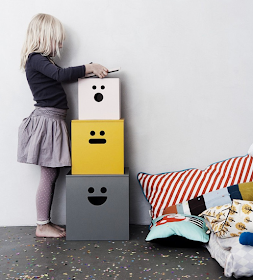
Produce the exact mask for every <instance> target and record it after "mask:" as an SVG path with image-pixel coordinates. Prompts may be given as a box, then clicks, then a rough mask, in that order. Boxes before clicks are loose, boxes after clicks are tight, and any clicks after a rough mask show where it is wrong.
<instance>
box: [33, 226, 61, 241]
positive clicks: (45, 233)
mask: <svg viewBox="0 0 253 280" xmlns="http://www.w3.org/2000/svg"><path fill="white" fill-rule="evenodd" d="M36 236H37V237H59V238H61V237H65V236H66V233H65V231H61V230H59V229H57V228H55V227H53V226H52V225H51V224H46V225H38V226H37V229H36Z"/></svg>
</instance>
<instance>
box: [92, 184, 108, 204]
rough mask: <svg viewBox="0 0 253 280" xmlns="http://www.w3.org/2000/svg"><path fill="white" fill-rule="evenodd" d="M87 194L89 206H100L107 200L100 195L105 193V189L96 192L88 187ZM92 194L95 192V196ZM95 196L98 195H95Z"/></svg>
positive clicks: (98, 189)
mask: <svg viewBox="0 0 253 280" xmlns="http://www.w3.org/2000/svg"><path fill="white" fill-rule="evenodd" d="M88 192H89V194H90V195H89V196H88V200H89V202H90V203H91V204H93V205H95V206H99V205H102V204H104V203H105V202H106V200H107V196H105V195H101V194H105V193H106V192H107V189H106V188H105V187H102V188H97V189H96V190H95V189H94V188H93V187H90V188H89V189H88ZM94 192H95V195H92V194H94ZM97 194H99V195H97Z"/></svg>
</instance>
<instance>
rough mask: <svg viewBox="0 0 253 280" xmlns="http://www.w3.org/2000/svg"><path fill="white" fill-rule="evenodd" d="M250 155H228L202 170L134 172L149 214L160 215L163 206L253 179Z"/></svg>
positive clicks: (252, 160) (154, 216)
mask: <svg viewBox="0 0 253 280" xmlns="http://www.w3.org/2000/svg"><path fill="white" fill-rule="evenodd" d="M252 162H253V159H252V157H251V156H250V155H246V156H242V157H235V158H230V159H227V160H224V161H221V162H217V163H214V164H211V165H209V166H208V167H207V168H206V169H205V170H200V169H187V170H182V171H177V172H168V173H162V174H155V175H154V174H153V175H152V174H147V173H144V172H140V173H138V175H137V178H138V181H139V183H140V186H141V188H142V190H143V193H144V195H145V197H146V198H147V200H148V202H149V203H150V205H151V217H152V218H153V219H154V218H157V217H159V216H161V215H162V213H163V211H164V209H165V208H167V207H168V206H172V205H176V204H179V203H182V202H185V201H188V200H190V199H193V198H195V197H198V196H201V195H203V194H206V193H209V192H212V191H215V190H219V189H222V188H225V187H228V186H232V185H235V184H240V183H245V182H251V181H253V164H252Z"/></svg>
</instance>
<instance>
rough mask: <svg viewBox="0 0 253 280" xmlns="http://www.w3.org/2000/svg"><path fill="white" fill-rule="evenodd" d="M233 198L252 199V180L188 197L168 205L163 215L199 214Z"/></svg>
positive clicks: (229, 201) (230, 201)
mask: <svg viewBox="0 0 253 280" xmlns="http://www.w3.org/2000/svg"><path fill="white" fill-rule="evenodd" d="M233 199H243V200H250V201H251V200H252V201H253V182H249V183H242V184H237V185H234V186H229V187H227V188H223V189H219V190H217V191H213V192H210V193H206V194H204V195H201V196H198V197H195V198H193V199H190V200H189V201H185V202H182V203H179V204H176V205H172V206H168V207H167V208H165V209H164V210H163V213H162V214H163V215H165V214H170V213H176V214H177V213H178V214H188V215H199V214H200V213H202V212H203V211H205V210H206V209H208V208H211V207H215V206H219V205H224V204H227V203H230V204H232V201H233Z"/></svg>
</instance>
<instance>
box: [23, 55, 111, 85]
mask: <svg viewBox="0 0 253 280" xmlns="http://www.w3.org/2000/svg"><path fill="white" fill-rule="evenodd" d="M29 60H30V61H29V62H30V64H31V66H32V68H34V69H35V70H37V71H39V72H41V73H42V74H43V75H45V76H47V77H50V78H52V79H54V80H56V81H58V82H69V81H76V80H77V79H78V78H82V77H84V76H85V74H88V73H94V74H95V75H97V76H98V77H99V78H103V77H105V76H106V75H107V72H108V70H107V69H106V68H105V67H103V66H102V65H99V64H88V65H81V66H76V67H68V68H61V67H59V66H57V65H55V64H53V63H52V62H51V61H49V59H48V58H47V57H45V56H42V55H41V54H39V53H33V54H31V55H30V57H29ZM86 66H87V68H86Z"/></svg>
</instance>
